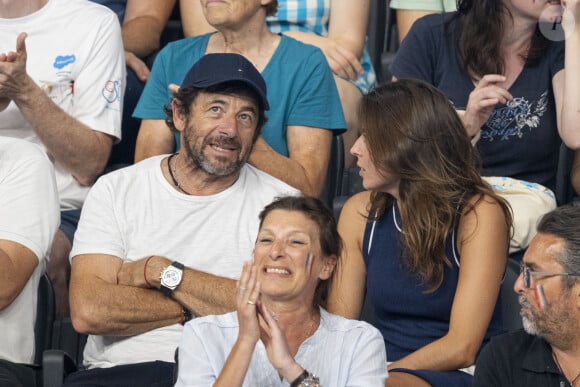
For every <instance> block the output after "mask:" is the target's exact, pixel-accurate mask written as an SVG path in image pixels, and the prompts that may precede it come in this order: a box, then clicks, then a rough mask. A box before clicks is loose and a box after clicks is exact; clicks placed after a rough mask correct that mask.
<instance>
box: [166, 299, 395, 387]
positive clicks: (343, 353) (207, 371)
mask: <svg viewBox="0 0 580 387" xmlns="http://www.w3.org/2000/svg"><path fill="white" fill-rule="evenodd" d="M320 316H321V319H320V325H319V327H318V329H317V330H316V332H314V334H313V335H312V336H311V337H309V338H308V339H306V340H305V341H304V342H303V343H302V345H301V346H300V348H299V349H298V352H297V354H296V357H295V359H296V361H297V362H298V364H300V365H301V366H302V368H304V369H307V370H308V371H310V372H311V373H312V374H314V375H315V376H317V377H318V378H319V379H320V384H321V385H322V386H324V387H345V386H349V387H354V386H359V387H384V385H385V380H386V379H387V366H386V361H387V359H386V354H385V342H384V340H383V336H382V335H381V333H380V332H379V331H378V329H376V328H375V327H373V326H372V325H370V324H368V323H366V322H364V321H357V320H347V319H345V318H343V317H340V316H337V315H334V314H330V313H328V312H327V311H326V310H324V309H323V308H320ZM238 328H239V325H238V318H237V315H236V312H232V313H227V314H223V315H219V316H206V317H200V318H197V319H195V320H192V321H190V322H188V323H187V324H185V328H184V330H183V336H182V338H181V342H180V343H179V375H178V380H177V383H176V384H175V386H176V387H194V386H196V387H197V386H199V387H201V386H204V387H206V386H213V383H214V382H215V380H216V379H217V377H218V375H219V374H220V372H221V370H222V368H223V366H224V364H225V362H226V359H227V357H228V355H229V353H230V351H231V349H232V347H233V346H234V343H235V341H236V339H237V337H238ZM288 385H289V382H288V381H286V380H282V381H281V380H280V376H279V375H278V372H277V371H276V369H275V368H274V367H273V366H272V364H271V363H270V361H269V360H268V355H267V353H266V349H265V347H264V344H263V343H262V342H261V341H258V343H257V344H256V347H255V349H254V354H253V356H252V360H251V362H250V366H249V368H248V372H247V373H246V379H245V380H244V384H243V386H247V387H250V386H251V387H255V386H260V387H268V386H272V387H276V386H280V387H282V386H288Z"/></svg>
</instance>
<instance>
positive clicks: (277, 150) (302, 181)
mask: <svg viewBox="0 0 580 387" xmlns="http://www.w3.org/2000/svg"><path fill="white" fill-rule="evenodd" d="M242 3H251V4H252V6H251V7H250V6H248V4H242ZM254 3H255V4H254ZM258 3H259V2H256V1H255V0H239V1H237V2H235V4H232V7H233V8H234V10H233V11H228V12H230V14H228V15H227V16H223V14H224V12H225V11H224V12H222V10H221V9H219V8H220V7H221V5H215V4H214V6H212V7H205V2H204V1H202V8H203V10H204V15H205V16H206V18H207V19H208V22H209V23H210V24H212V26H213V27H214V28H216V29H217V30H218V31H217V32H215V33H210V34H206V35H202V36H198V37H191V38H186V39H183V40H179V41H176V42H172V43H170V44H168V45H167V46H166V47H165V48H164V49H162V50H161V51H160V53H159V55H158V56H157V58H156V60H155V63H154V65H153V68H152V71H151V76H150V78H149V81H148V82H147V85H146V87H145V90H144V91H143V94H142V96H141V98H140V100H139V102H138V104H137V108H136V109H135V111H134V113H133V115H134V116H135V117H137V118H141V119H142V123H141V128H140V132H139V137H138V140H137V151H136V161H138V160H140V159H143V158H146V157H149V156H152V155H155V154H161V153H169V152H172V151H174V150H175V149H178V148H179V144H177V143H176V140H175V137H174V136H173V135H172V134H171V132H170V131H169V129H168V128H167V127H166V125H165V123H164V121H163V119H164V117H165V114H164V112H163V106H164V105H167V104H169V103H170V102H171V91H170V90H169V89H168V85H170V84H172V83H173V84H179V83H181V81H182V80H183V77H184V75H185V73H186V71H187V69H188V68H189V67H190V66H191V65H192V64H193V63H195V62H196V61H197V60H198V59H199V58H200V57H202V56H203V55H205V54H206V53H213V52H237V53H240V54H242V55H244V56H245V57H246V58H248V59H249V60H250V61H251V62H252V63H253V64H254V65H255V67H256V68H257V69H258V70H259V71H260V72H261V74H262V76H263V77H264V79H265V80H266V84H267V88H268V101H269V104H270V110H269V111H268V113H267V117H268V122H267V123H266V125H265V126H264V128H263V130H262V135H261V139H258V141H257V142H256V144H255V146H254V150H253V152H252V155H251V156H250V163H252V164H253V165H255V166H256V167H258V168H260V169H262V170H264V171H265V172H267V173H269V174H271V175H273V176H275V177H277V178H279V179H281V180H283V181H285V182H286V183H288V184H290V185H292V186H294V187H295V188H298V189H300V190H301V191H302V192H304V193H305V194H309V195H313V196H318V195H319V194H320V193H321V192H322V188H323V184H324V180H325V177H326V170H327V165H328V159H329V157H330V143H331V140H332V135H333V134H335V135H337V134H341V133H343V132H344V131H345V129H346V122H345V120H344V114H343V111H342V107H341V103H340V99H339V95H338V91H337V89H336V84H335V82H334V78H333V75H332V71H331V69H330V67H329V65H328V62H327V61H326V59H325V57H324V54H323V53H322V51H321V50H320V49H319V48H317V47H314V46H311V45H307V44H304V43H301V42H298V41H297V40H295V39H293V38H290V37H287V36H284V35H280V34H274V33H272V32H270V31H269V30H268V27H267V26H266V16H267V15H268V14H269V13H270V12H272V11H271V9H272V7H269V6H271V5H273V4H274V3H268V4H266V5H260V4H258ZM273 9H274V12H275V6H274V8H273ZM218 13H221V15H222V16H220V17H221V19H220V18H218V17H217V15H218ZM251 13H252V14H253V17H251V16H252V15H251ZM224 18H226V19H227V21H225V20H226V19H224ZM239 30H243V31H244V33H243V34H239V33H238V32H237V31H239ZM226 47H227V49H226Z"/></svg>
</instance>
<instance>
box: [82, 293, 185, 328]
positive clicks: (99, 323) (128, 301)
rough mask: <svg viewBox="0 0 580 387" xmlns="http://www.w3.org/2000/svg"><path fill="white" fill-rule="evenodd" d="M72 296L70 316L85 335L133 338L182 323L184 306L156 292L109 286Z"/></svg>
mask: <svg viewBox="0 0 580 387" xmlns="http://www.w3.org/2000/svg"><path fill="white" fill-rule="evenodd" d="M73 292H74V294H71V316H72V319H73V323H74V326H75V329H77V330H78V331H79V332H82V333H88V334H95V335H106V336H134V335H137V334H140V333H144V332H149V331H151V330H153V329H156V328H161V327H164V326H168V325H172V324H176V323H178V322H179V321H180V320H181V311H182V307H181V305H179V304H178V303H177V302H175V301H173V300H171V299H169V298H167V297H165V296H163V295H162V294H161V293H159V292H158V291H156V290H154V289H143V288H136V287H130V286H122V285H111V284H106V285H102V286H85V287H83V289H82V290H80V291H79V289H78V288H77V289H76V290H73ZM83 295H84V296H83Z"/></svg>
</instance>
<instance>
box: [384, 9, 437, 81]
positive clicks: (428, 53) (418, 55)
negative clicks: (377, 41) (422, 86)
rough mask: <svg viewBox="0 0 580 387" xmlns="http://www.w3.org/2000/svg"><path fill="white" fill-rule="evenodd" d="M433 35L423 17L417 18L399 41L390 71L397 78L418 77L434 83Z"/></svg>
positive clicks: (434, 51)
mask: <svg viewBox="0 0 580 387" xmlns="http://www.w3.org/2000/svg"><path fill="white" fill-rule="evenodd" d="M435 35H436V33H435V32H434V31H433V29H432V28H431V26H430V25H429V23H427V20H426V19H425V18H421V19H418V20H417V21H416V22H415V23H414V24H413V26H412V27H411V30H410V31H409V33H408V34H407V36H406V37H405V39H404V40H403V42H402V43H401V47H399V50H398V51H397V54H396V56H395V59H394V61H393V63H392V64H391V67H390V70H391V73H392V74H393V75H394V76H395V77H396V78H398V79H403V78H412V79H420V80H422V81H425V82H428V83H430V84H434V83H435V82H434V73H435V64H436V58H435V53H436V47H435V46H436V44H435V40H434V39H435Z"/></svg>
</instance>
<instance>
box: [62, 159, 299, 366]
mask: <svg viewBox="0 0 580 387" xmlns="http://www.w3.org/2000/svg"><path fill="white" fill-rule="evenodd" d="M165 157H167V155H161V156H155V157H151V158H149V159H146V160H143V161H142V162H140V163H137V164H135V165H133V166H130V167H127V168H123V169H120V170H117V171H114V172H112V173H109V174H107V175H105V176H102V177H101V178H100V179H99V180H98V181H97V182H96V183H95V185H94V186H93V188H92V189H91V191H90V192H89V195H88V196H87V199H86V202H85V205H84V206H83V210H82V214H81V219H80V222H79V226H78V229H77V231H76V234H75V238H74V244H73V249H72V252H71V257H73V258H72V259H74V257H75V256H77V255H79V254H108V255H113V256H116V257H119V258H121V259H122V260H124V261H135V260H139V259H142V258H144V257H146V256H149V255H160V256H165V257H167V258H169V259H171V260H174V261H179V262H181V263H183V264H184V265H185V266H187V267H190V268H193V269H197V270H201V271H203V272H206V273H210V274H214V275H218V276H221V277H227V278H238V277H239V275H240V274H241V270H242V264H243V262H244V261H247V260H249V259H251V258H252V252H253V249H254V242H255V240H256V236H257V233H258V226H259V219H258V215H259V213H260V211H261V210H262V209H263V208H264V207H265V206H266V204H268V203H270V202H271V201H272V200H273V199H274V198H276V197H278V196H283V195H298V194H299V191H298V190H296V189H295V188H292V187H291V186H289V185H288V184H286V183H284V182H282V181H281V180H278V179H276V178H274V177H272V176H270V175H268V174H266V173H264V172H262V171H260V170H258V169H256V168H254V167H252V166H250V165H249V164H246V165H245V166H244V167H242V169H241V173H240V177H239V179H238V180H237V181H236V182H235V183H234V184H233V185H232V186H231V187H229V188H227V189H226V190H224V191H222V192H220V193H217V194H215V195H209V196H190V195H186V194H183V193H181V192H178V191H177V190H176V189H175V188H174V187H173V186H171V185H170V184H169V182H167V180H166V179H165V177H164V176H163V173H162V171H161V162H162V160H163V159H164V158H165ZM96 302H98V301H96ZM182 329H183V327H182V326H181V325H179V324H175V325H171V326H167V327H163V328H159V329H155V330H153V331H150V332H146V333H143V334H140V335H137V336H132V337H106V336H93V335H91V336H89V339H88V341H87V345H86V347H85V352H84V361H85V365H86V366H88V367H89V368H95V367H98V368H101V367H111V366H114V365H120V364H131V363H141V362H147V361H154V360H162V361H167V362H173V361H174V354H175V349H176V348H177V345H178V343H179V339H180V337H181V332H182Z"/></svg>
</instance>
